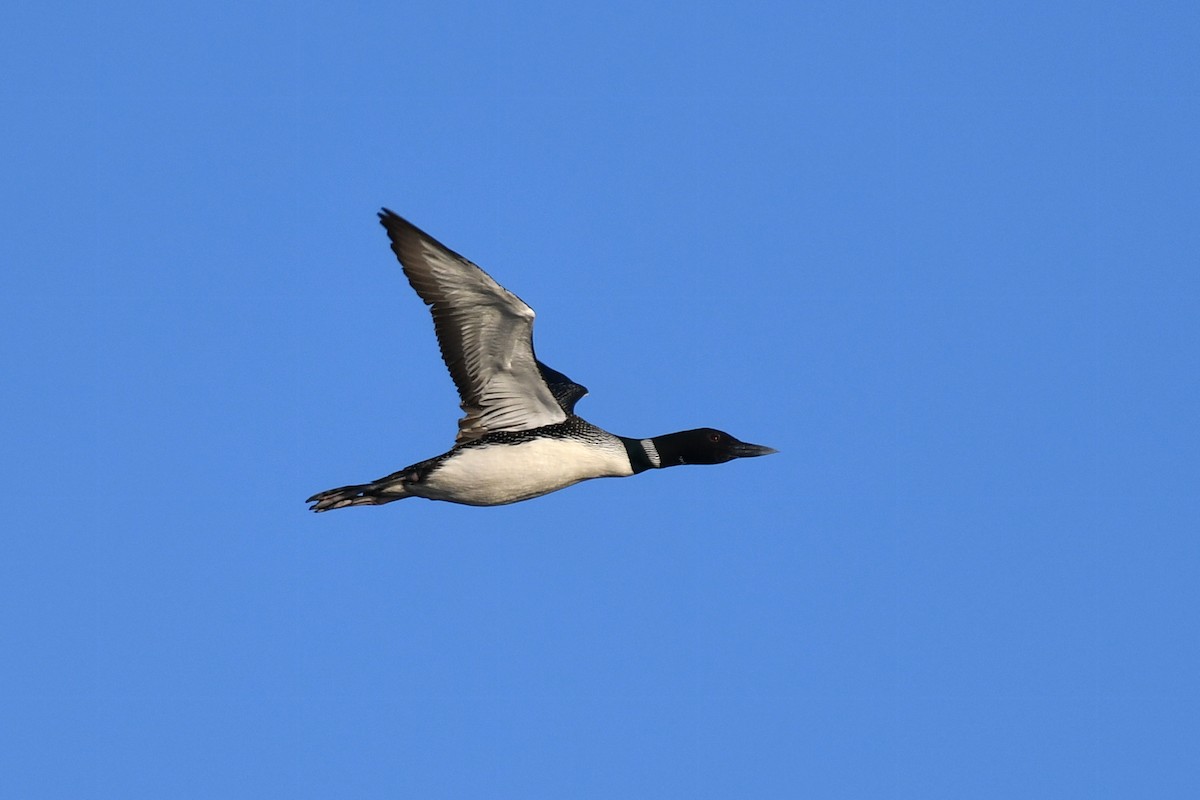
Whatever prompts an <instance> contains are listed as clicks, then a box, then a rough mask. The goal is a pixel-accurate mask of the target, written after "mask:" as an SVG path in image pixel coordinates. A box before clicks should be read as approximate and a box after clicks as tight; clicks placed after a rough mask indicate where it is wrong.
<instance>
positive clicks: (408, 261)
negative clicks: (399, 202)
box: [379, 208, 587, 442]
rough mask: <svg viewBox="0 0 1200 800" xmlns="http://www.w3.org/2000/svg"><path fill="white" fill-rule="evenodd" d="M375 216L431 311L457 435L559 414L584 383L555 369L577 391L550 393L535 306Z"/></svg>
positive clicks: (513, 427) (390, 216)
mask: <svg viewBox="0 0 1200 800" xmlns="http://www.w3.org/2000/svg"><path fill="white" fill-rule="evenodd" d="M379 221H380V223H382V225H383V227H384V228H386V229H387V232H388V238H390V239H391V240H392V251H393V252H394V253H395V254H396V257H397V258H398V259H400V265H401V266H402V267H403V268H404V274H405V275H406V276H408V282H409V283H411V284H412V287H413V289H415V290H416V292H417V294H418V295H420V297H421V299H422V300H424V301H425V303H426V304H427V305H429V306H430V311H431V312H432V313H433V327H434V330H435V332H436V333H437V339H438V345H439V346H440V347H441V350H442V360H443V361H445V362H446V367H447V368H448V369H449V370H450V377H451V378H453V379H454V385H455V386H456V387H458V395H459V397H460V398H461V400H462V409H463V411H464V412H465V416H464V417H463V418H462V419H461V420H459V422H458V440H457V441H459V442H464V441H469V440H471V439H477V438H479V437H481V436H483V435H485V434H487V433H490V432H492V431H523V430H529V429H530V428H538V427H541V426H542V425H551V424H554V423H556V422H562V421H563V420H565V419H566V418H567V414H568V413H570V408H573V407H574V405H575V401H577V400H578V399H579V397H582V396H583V394H578V395H577V396H576V395H575V390H578V389H583V387H581V386H578V385H577V384H573V383H571V382H570V380H569V379H567V378H566V376H565V375H562V374H561V373H557V372H554V373H553V374H554V375H555V376H558V377H561V378H563V379H564V380H565V383H566V385H569V386H570V387H575V390H572V389H563V390H560V392H559V393H556V392H554V391H552V388H551V386H548V385H547V382H548V381H547V379H546V378H543V371H542V370H543V369H546V368H544V367H542V366H541V365H540V364H539V363H538V361H537V359H536V358H535V357H534V355H533V318H534V313H533V309H532V308H530V307H529V306H527V305H526V304H525V303H524V301H522V300H521V298H519V297H517V296H516V295H515V294H513V293H512V292H510V291H508V290H507V289H505V288H504V287H503V286H501V285H500V284H498V283H496V281H494V280H492V278H491V276H489V275H488V274H487V273H486V272H484V271H483V270H481V269H480V268H479V267H477V266H475V265H474V264H472V263H471V262H470V261H468V260H467V259H465V258H463V257H462V256H460V255H459V254H458V253H455V252H454V251H453V250H451V249H449V248H448V247H446V246H444V245H443V244H441V243H440V242H438V241H437V240H436V239H434V238H433V237H432V236H430V235H428V234H427V233H425V232H423V231H422V230H420V229H419V228H417V227H416V226H414V225H413V224H411V223H409V222H407V221H406V220H404V219H402V218H401V217H399V216H397V215H396V214H395V213H393V212H391V211H389V210H388V209H386V208H385V209H383V211H381V212H380V213H379ZM551 372H553V371H552V370H551ZM583 391H584V392H586V391H587V390H586V389H585V390H583ZM560 396H561V397H563V398H567V399H566V401H565V402H564V400H562V399H559V398H560ZM572 397H573V399H571V398H572Z"/></svg>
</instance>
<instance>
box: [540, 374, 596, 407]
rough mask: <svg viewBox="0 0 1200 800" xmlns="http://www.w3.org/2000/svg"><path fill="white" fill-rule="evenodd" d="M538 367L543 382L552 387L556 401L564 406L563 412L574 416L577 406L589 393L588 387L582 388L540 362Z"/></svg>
mask: <svg viewBox="0 0 1200 800" xmlns="http://www.w3.org/2000/svg"><path fill="white" fill-rule="evenodd" d="M537 365H538V371H540V372H541V373H542V380H544V381H545V382H546V385H547V386H549V387H550V394H552V395H554V399H555V400H556V401H558V404H559V405H560V406H562V410H563V411H565V412H567V413H568V414H574V413H575V404H576V403H578V402H579V401H580V400H581V399H583V396H584V395H586V394H587V393H588V390H587V387H586V386H580V385H579V384H578V383H575V381H573V380H571V379H570V378H568V377H567V376H566V375H563V374H562V373H561V372H559V371H558V370H556V369H553V368H552V367H547V366H546V365H545V364H543V363H542V362H540V361H539V362H537Z"/></svg>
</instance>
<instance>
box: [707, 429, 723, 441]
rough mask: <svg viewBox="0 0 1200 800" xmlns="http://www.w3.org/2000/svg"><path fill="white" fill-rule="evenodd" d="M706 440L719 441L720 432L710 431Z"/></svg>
mask: <svg viewBox="0 0 1200 800" xmlns="http://www.w3.org/2000/svg"><path fill="white" fill-rule="evenodd" d="M708 440H709V441H710V442H712V443H713V444H716V443H717V442H719V441H721V434H719V433H717V432H716V431H713V432H712V433H710V434H709V435H708Z"/></svg>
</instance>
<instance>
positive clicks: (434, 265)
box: [305, 208, 777, 512]
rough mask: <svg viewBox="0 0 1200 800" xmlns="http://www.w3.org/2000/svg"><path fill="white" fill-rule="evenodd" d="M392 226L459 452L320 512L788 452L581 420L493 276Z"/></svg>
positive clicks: (534, 492)
mask: <svg viewBox="0 0 1200 800" xmlns="http://www.w3.org/2000/svg"><path fill="white" fill-rule="evenodd" d="M379 221H380V224H382V225H383V227H384V228H385V229H386V230H387V235H388V238H389V239H390V241H391V245H392V251H393V252H394V253H395V254H396V258H397V259H399V261H400V266H401V267H402V269H403V270H404V274H405V276H406V277H407V278H408V281H409V283H410V284H411V285H412V288H413V289H414V290H416V293H417V295H419V296H420V298H421V299H422V300H423V301H424V302H425V304H426V305H428V306H429V308H430V312H431V313H432V316H433V327H434V332H435V334H436V335H437V340H438V345H439V347H440V350H441V354H442V360H443V361H445V363H446V367H447V368H448V369H449V371H450V377H451V378H452V379H453V381H454V385H455V386H456V387H457V389H458V394H459V397H460V399H461V401H462V402H461V407H462V410H463V412H464V414H463V417H462V419H460V420H459V422H458V435H457V437H456V439H455V442H454V446H453V447H452V448H451V449H450V450H448V451H446V452H445V453H442V454H441V455H439V456H435V457H433V458H430V459H427V460H425V461H419V462H417V463H415V464H412V465H410V466H407V467H405V468H404V469H402V470H400V471H398V472H393V473H391V474H390V475H385V476H384V477H382V478H379V479H378V480H374V481H371V482H370V483H362V484H355V485H350V486H339V487H337V488H336V489H328V490H326V491H324V492H318V493H317V494H314V495H313V496H312V497H310V498H308V500H307V501H305V502H307V503H311V504H312V505H311V506H310V507H309V508H310V510H311V511H317V512H322V511H332V510H333V509H335V508H347V507H349V506H377V505H383V504H385V503H391V502H394V501H396V500H403V499H405V498H407V497H423V498H426V499H429V500H443V501H447V502H451V503H461V504H463V505H471V506H497V505H505V504H508V503H516V502H519V501H522V500H529V499H531V498H534V497H539V496H541V495H545V494H549V493H550V492H555V491H558V490H559V489H564V488H566V487H568V486H571V485H573V484H576V483H579V482H580V481H585V480H589V479H592V478H605V477H628V476H631V475H637V474H639V473H642V472H645V471H647V470H650V469H665V468H667V467H674V466H679V465H682V464H722V463H725V462H727V461H732V460H733V459H736V458H748V457H753V456H764V455H769V454H771V453H775V452H777V451H776V450H774V449H773V448H770V447H765V446H763V445H757V444H749V443H747V442H742V441H739V440H737V439H735V438H734V437H733V436H731V435H729V434H728V433H725V432H724V431H720V430H717V429H715V428H696V429H693V430H686V431H678V432H676V433H668V434H664V435H662V436H652V437H649V438H645V439H638V438H632V437H626V436H617V435H614V434H612V433H609V432H608V431H606V430H604V429H602V428H599V427H597V426H595V425H593V424H591V423H590V422H587V421H585V420H583V419H582V418H580V417H579V416H577V415H576V414H575V405H576V403H578V402H579V400H580V398H582V397H583V396H584V395H586V394H587V393H588V390H587V389H586V388H585V387H583V386H581V385H580V384H578V383H575V382H574V381H572V380H571V379H570V378H568V377H567V376H566V375H564V374H563V373H561V372H558V371H557V370H555V369H552V368H550V367H548V366H546V365H545V364H543V363H542V362H541V361H539V360H538V359H537V356H536V355H535V354H534V348H533V320H534V312H533V309H532V308H530V307H529V306H528V305H527V304H526V303H525V302H524V301H523V300H521V299H520V298H519V297H517V296H516V295H515V294H513V293H512V292H510V291H508V290H507V289H505V288H504V287H503V286H501V285H500V284H499V283H497V282H496V281H495V280H494V279H493V278H492V277H491V276H490V275H488V274H487V273H486V272H484V271H483V270H482V269H481V268H479V267H478V266H476V265H475V264H473V263H472V262H470V261H468V260H467V259H466V258H464V257H463V256H461V255H459V254H458V253H456V252H454V251H453V250H451V249H450V248H448V247H446V246H445V245H443V244H442V243H441V242H439V241H438V240H436V239H434V238H433V237H432V236H430V235H429V234H427V233H425V232H424V231H422V230H421V229H420V228H417V227H416V226H415V225H413V224H412V223H410V222H408V221H407V220H405V219H403V218H402V217H400V216H398V215H397V214H396V213H395V212H393V211H391V210H389V209H387V208H384V209H382V210H381V211H380V212H379Z"/></svg>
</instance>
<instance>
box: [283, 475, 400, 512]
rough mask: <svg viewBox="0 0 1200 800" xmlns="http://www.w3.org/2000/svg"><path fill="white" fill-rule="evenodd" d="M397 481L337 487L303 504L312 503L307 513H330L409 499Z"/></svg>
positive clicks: (314, 496)
mask: <svg viewBox="0 0 1200 800" xmlns="http://www.w3.org/2000/svg"><path fill="white" fill-rule="evenodd" d="M410 496H411V495H409V493H408V491H407V490H405V488H404V484H403V483H400V482H399V481H394V482H393V481H376V482H375V483H363V484H360V485H358V486H339V487H338V488H336V489H327V490H326V491H324V492H318V493H317V494H314V495H313V496H312V497H310V498H308V499H307V500H305V501H304V502H306V503H312V505H311V506H310V507H309V511H332V510H333V509H335V508H345V507H346V506H381V505H383V504H384V503H390V502H392V501H393V500H403V499H404V498H406V497H410Z"/></svg>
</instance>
